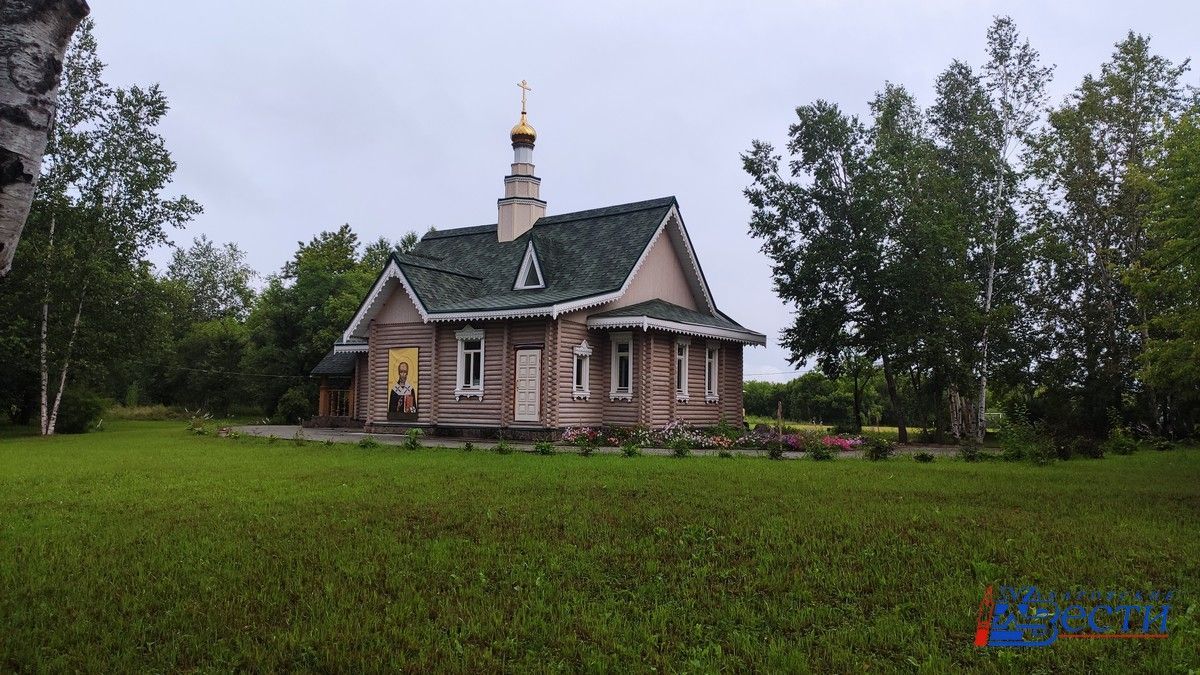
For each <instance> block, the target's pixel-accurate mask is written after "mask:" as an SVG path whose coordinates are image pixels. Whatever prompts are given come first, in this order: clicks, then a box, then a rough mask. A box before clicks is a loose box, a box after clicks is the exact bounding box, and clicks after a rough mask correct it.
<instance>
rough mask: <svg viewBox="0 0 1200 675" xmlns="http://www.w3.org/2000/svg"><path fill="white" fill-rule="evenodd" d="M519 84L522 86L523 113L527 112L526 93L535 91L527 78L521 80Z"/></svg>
mask: <svg viewBox="0 0 1200 675" xmlns="http://www.w3.org/2000/svg"><path fill="white" fill-rule="evenodd" d="M517 86H518V87H520V88H521V114H525V94H526V93H528V92H531V91H533V87H531V86H529V83H528V82H526V81H525V80H521V81H520V82H519V83H518V84H517Z"/></svg>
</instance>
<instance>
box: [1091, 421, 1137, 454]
mask: <svg viewBox="0 0 1200 675" xmlns="http://www.w3.org/2000/svg"><path fill="white" fill-rule="evenodd" d="M1137 447H1138V444H1137V441H1136V440H1134V438H1133V436H1132V435H1131V434H1130V433H1129V431H1128V430H1126V429H1124V428H1122V427H1115V428H1114V429H1113V430H1112V431H1111V432H1109V434H1108V439H1107V440H1105V441H1104V442H1103V443H1101V444H1100V451H1101V452H1104V453H1109V452H1111V453H1112V454H1114V455H1132V454H1133V451H1134V450H1137Z"/></svg>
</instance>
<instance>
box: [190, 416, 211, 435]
mask: <svg viewBox="0 0 1200 675" xmlns="http://www.w3.org/2000/svg"><path fill="white" fill-rule="evenodd" d="M210 420H212V415H210V414H208V413H201V412H200V411H199V410H197V411H196V412H195V413H191V414H189V416H188V425H187V430H188V431H190V432H192V433H193V434H196V435H197V436H203V435H205V434H207V433H208V423H209V421H210Z"/></svg>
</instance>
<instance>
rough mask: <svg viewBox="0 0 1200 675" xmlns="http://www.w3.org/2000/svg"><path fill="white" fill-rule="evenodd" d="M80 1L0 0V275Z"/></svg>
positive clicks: (19, 224)
mask: <svg viewBox="0 0 1200 675" xmlns="http://www.w3.org/2000/svg"><path fill="white" fill-rule="evenodd" d="M88 11H89V9H88V5H87V2H85V0H3V1H2V2H0V277H2V276H4V275H6V274H8V271H9V270H10V269H12V260H13V255H14V254H16V251H17V242H19V241H20V239H21V231H22V230H23V229H25V219H26V218H27V217H28V216H29V207H30V205H31V204H32V203H33V191H34V187H35V185H36V184H37V179H38V177H39V176H40V175H41V173H42V155H43V154H44V153H45V152H46V141H47V139H48V137H49V134H50V128H51V126H53V124H54V109H55V104H56V102H57V100H58V82H59V78H60V76H61V75H62V62H63V54H64V53H65V52H66V49H67V43H68V42H70V40H71V35H72V34H73V33H74V32H75V28H76V27H77V26H78V25H79V22H80V21H81V20H82V19H83V17H85V16H87V14H88Z"/></svg>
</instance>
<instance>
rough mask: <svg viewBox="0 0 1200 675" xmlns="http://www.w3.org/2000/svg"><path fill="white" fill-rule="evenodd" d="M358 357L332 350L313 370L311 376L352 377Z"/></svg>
mask: <svg viewBox="0 0 1200 675" xmlns="http://www.w3.org/2000/svg"><path fill="white" fill-rule="evenodd" d="M357 360H358V355H357V354H353V353H345V352H336V351H333V350H330V352H329V353H328V354H326V355H325V358H323V359H321V362H320V363H318V364H317V365H316V367H315V368H313V369H312V372H311V373H309V374H310V375H350V374H352V373H353V372H354V362H355V361H357Z"/></svg>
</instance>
